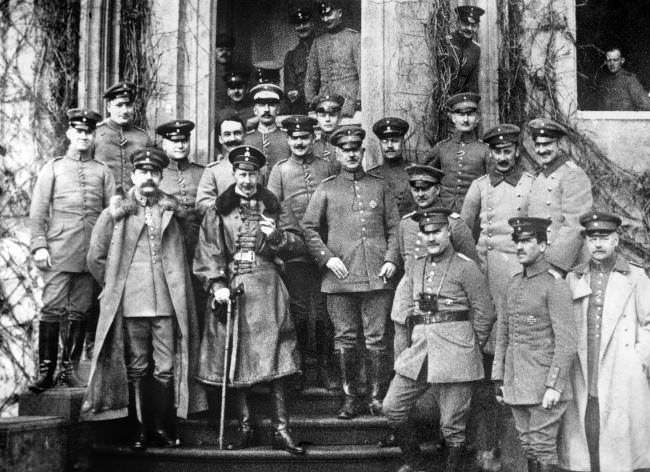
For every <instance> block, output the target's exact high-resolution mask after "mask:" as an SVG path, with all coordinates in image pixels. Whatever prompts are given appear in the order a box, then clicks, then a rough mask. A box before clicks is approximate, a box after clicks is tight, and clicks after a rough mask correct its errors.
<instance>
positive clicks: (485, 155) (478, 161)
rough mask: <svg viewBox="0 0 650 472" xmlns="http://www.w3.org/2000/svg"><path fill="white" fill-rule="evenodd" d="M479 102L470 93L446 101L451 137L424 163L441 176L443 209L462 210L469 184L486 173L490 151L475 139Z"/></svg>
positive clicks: (434, 150) (476, 95)
mask: <svg viewBox="0 0 650 472" xmlns="http://www.w3.org/2000/svg"><path fill="white" fill-rule="evenodd" d="M480 101H481V96H480V95H478V94H476V93H470V92H466V93H459V94H456V95H453V96H452V97H449V100H447V109H448V110H449V112H448V115H449V119H450V120H451V122H452V123H453V125H454V130H453V133H452V135H451V136H450V137H449V138H447V139H445V140H443V141H440V142H439V143H438V144H436V145H435V147H434V148H433V151H432V154H431V156H430V157H429V158H428V159H427V160H426V163H427V164H429V165H432V166H433V167H437V168H439V169H440V170H442V171H443V172H444V174H445V176H444V178H443V179H442V187H441V190H440V199H441V201H442V203H443V206H444V207H445V208H449V209H450V210H453V211H456V212H459V211H460V209H461V208H462V206H463V200H464V199H465V194H466V193H467V190H468V189H469V186H470V184H471V183H472V181H473V180H474V179H476V178H478V177H480V176H482V175H485V173H486V172H487V169H488V162H489V159H490V150H489V148H488V146H487V144H485V143H483V142H481V141H479V139H478V135H477V128H478V124H479V121H480V117H479V114H478V104H479V102H480Z"/></svg>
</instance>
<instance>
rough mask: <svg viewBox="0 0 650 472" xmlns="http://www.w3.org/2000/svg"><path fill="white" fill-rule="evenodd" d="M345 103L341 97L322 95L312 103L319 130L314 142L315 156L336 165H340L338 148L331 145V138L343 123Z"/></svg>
mask: <svg viewBox="0 0 650 472" xmlns="http://www.w3.org/2000/svg"><path fill="white" fill-rule="evenodd" d="M344 101H345V99H344V98H343V97H342V96H340V95H320V96H318V97H316V98H315V99H314V102H313V103H312V108H313V109H314V111H315V112H316V119H317V120H318V129H319V133H318V137H317V139H316V142H314V154H315V155H316V156H320V157H323V158H325V159H327V160H329V161H330V162H334V163H338V159H337V158H336V146H334V145H333V144H332V143H331V141H330V138H331V137H332V133H333V132H334V131H335V130H336V129H337V128H338V126H339V123H340V122H341V107H342V106H343V102H344Z"/></svg>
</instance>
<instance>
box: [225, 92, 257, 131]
mask: <svg viewBox="0 0 650 472" xmlns="http://www.w3.org/2000/svg"><path fill="white" fill-rule="evenodd" d="M230 115H237V116H238V117H240V118H241V119H242V120H244V124H245V125H246V127H247V128H248V120H251V119H253V118H255V112H254V111H253V104H252V103H251V102H250V100H248V99H247V98H244V99H243V100H242V101H240V102H234V101H232V100H231V99H230V98H228V99H227V100H226V102H225V103H224V104H223V107H222V108H219V109H218V110H217V120H216V121H215V123H219V122H220V121H221V119H222V118H224V117H226V116H230Z"/></svg>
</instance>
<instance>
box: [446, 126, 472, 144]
mask: <svg viewBox="0 0 650 472" xmlns="http://www.w3.org/2000/svg"><path fill="white" fill-rule="evenodd" d="M451 140H452V141H453V142H454V143H456V144H460V143H464V144H469V143H473V142H478V131H477V130H476V129H474V130H473V131H470V132H469V133H463V132H460V131H456V130H454V132H453V133H452V135H451Z"/></svg>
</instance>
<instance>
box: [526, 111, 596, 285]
mask: <svg viewBox="0 0 650 472" xmlns="http://www.w3.org/2000/svg"><path fill="white" fill-rule="evenodd" d="M528 127H529V129H530V133H531V135H532V138H533V142H534V145H535V153H536V154H537V158H538V159H539V161H540V163H541V166H542V168H541V170H540V171H539V173H538V174H537V176H536V177H535V180H534V181H533V185H532V186H531V190H530V199H529V202H528V215H529V216H534V217H542V218H548V219H550V220H551V226H550V227H549V229H548V237H547V240H548V248H547V250H546V253H545V256H546V259H547V260H548V262H550V263H551V264H552V265H553V266H554V267H555V268H557V269H559V270H561V271H562V272H563V273H566V272H568V271H569V270H570V269H571V268H572V267H574V266H575V265H576V264H577V263H579V262H582V261H584V260H586V259H587V255H586V254H584V253H582V242H583V240H582V237H581V236H580V231H581V226H580V222H579V221H578V219H579V218H580V215H583V214H584V213H586V212H588V211H589V210H591V206H592V205H593V198H592V195H591V182H590V181H589V177H587V174H586V173H585V171H583V170H582V169H581V168H580V167H578V165H577V164H576V163H575V162H573V161H572V160H571V159H570V158H569V157H568V156H567V155H566V154H565V153H564V151H563V150H562V148H561V145H560V141H561V139H562V138H563V137H564V136H565V135H566V129H565V128H564V127H563V126H562V125H561V124H559V123H557V122H555V121H553V120H549V119H546V118H536V119H534V120H531V121H530V122H529V123H528Z"/></svg>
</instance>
